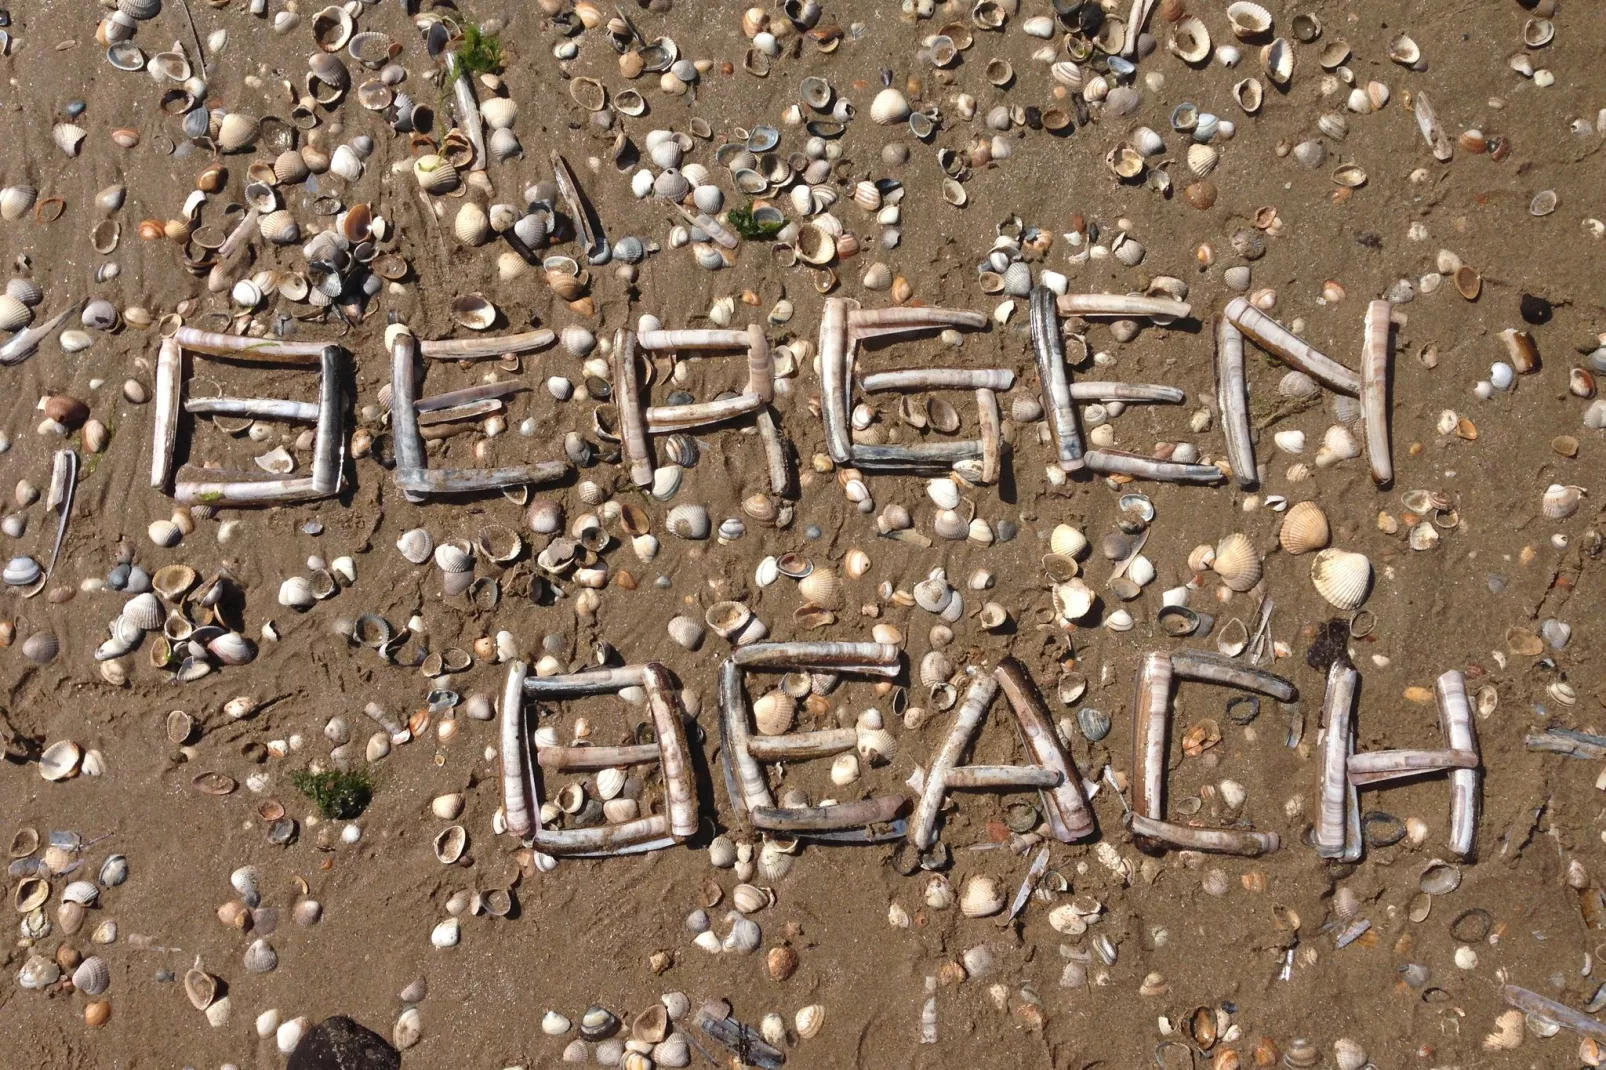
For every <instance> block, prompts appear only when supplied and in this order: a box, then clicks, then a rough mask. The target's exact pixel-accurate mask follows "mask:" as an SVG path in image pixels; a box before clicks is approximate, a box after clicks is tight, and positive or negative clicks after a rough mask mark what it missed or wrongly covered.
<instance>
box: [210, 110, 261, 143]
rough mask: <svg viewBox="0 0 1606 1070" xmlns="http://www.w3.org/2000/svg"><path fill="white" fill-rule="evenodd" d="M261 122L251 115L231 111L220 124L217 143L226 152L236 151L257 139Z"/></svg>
mask: <svg viewBox="0 0 1606 1070" xmlns="http://www.w3.org/2000/svg"><path fill="white" fill-rule="evenodd" d="M260 130H261V124H260V123H258V122H257V120H256V119H255V118H253V117H252V116H250V115H245V114H242V113H241V112H237V111H234V112H230V113H229V114H227V115H225V116H224V117H223V122H222V123H220V124H219V125H218V131H217V144H218V148H220V149H222V150H223V151H224V152H236V151H238V150H240V149H243V148H245V147H246V146H247V145H250V144H251V143H252V142H253V141H255V140H256V139H257V133H258V131H260Z"/></svg>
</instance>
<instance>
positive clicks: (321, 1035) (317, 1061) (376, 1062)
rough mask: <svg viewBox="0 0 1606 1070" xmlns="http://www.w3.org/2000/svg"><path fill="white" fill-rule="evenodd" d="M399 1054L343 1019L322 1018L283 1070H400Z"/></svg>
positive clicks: (372, 1032)
mask: <svg viewBox="0 0 1606 1070" xmlns="http://www.w3.org/2000/svg"><path fill="white" fill-rule="evenodd" d="M400 1068H401V1052H399V1051H397V1050H396V1049H395V1048H393V1047H391V1046H390V1042H389V1041H387V1040H386V1039H385V1038H384V1037H382V1036H380V1035H379V1034H378V1033H376V1032H374V1031H373V1030H372V1029H369V1028H368V1027H367V1026H363V1025H359V1024H358V1023H357V1022H354V1021H352V1020H351V1019H350V1018H347V1017H345V1016H344V1015H336V1016H335V1017H333V1018H325V1019H324V1020H323V1021H321V1022H319V1023H318V1024H317V1025H315V1026H313V1027H312V1028H311V1029H309V1030H307V1035H306V1036H304V1037H302V1038H301V1043H300V1044H297V1045H296V1050H295V1051H293V1052H291V1053H290V1063H289V1065H288V1066H287V1067H286V1070H400Z"/></svg>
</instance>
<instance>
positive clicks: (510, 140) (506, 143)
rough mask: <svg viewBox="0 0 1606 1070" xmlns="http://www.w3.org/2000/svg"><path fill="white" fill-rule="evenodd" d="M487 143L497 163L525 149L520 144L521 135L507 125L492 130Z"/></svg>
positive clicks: (488, 149)
mask: <svg viewBox="0 0 1606 1070" xmlns="http://www.w3.org/2000/svg"><path fill="white" fill-rule="evenodd" d="M486 145H487V151H489V152H490V154H491V158H492V159H493V160H495V161H496V162H497V163H501V162H502V161H503V160H510V159H512V158H513V157H515V156H517V155H519V153H521V152H523V151H524V146H523V145H520V144H519V136H518V135H517V134H515V133H514V132H513V131H512V130H509V129H508V128H507V127H502V128H501V129H499V130H492V131H491V137H490V140H489V141H487V142H486Z"/></svg>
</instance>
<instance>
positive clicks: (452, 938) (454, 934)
mask: <svg viewBox="0 0 1606 1070" xmlns="http://www.w3.org/2000/svg"><path fill="white" fill-rule="evenodd" d="M462 933H463V927H462V924H461V923H460V922H459V921H458V920H457V919H456V918H447V919H446V920H445V921H443V922H441V923H440V924H438V925H436V926H435V928H433V929H431V930H430V933H429V942H430V944H431V945H433V946H434V947H438V948H442V949H444V948H448V947H456V946H457V942H458V941H459V940H460V939H462ZM542 1027H543V1029H544V1028H545V1023H544V1022H543V1023H542Z"/></svg>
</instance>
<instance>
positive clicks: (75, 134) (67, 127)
mask: <svg viewBox="0 0 1606 1070" xmlns="http://www.w3.org/2000/svg"><path fill="white" fill-rule="evenodd" d="M51 135H52V136H53V137H54V138H55V139H56V145H57V147H59V148H60V149H61V151H62V152H65V153H66V154H67V155H68V156H77V155H78V153H79V151H80V150H81V149H82V148H83V147H84V138H86V137H88V136H89V134H88V133H87V132H86V131H85V130H84V128H83V127H81V126H79V125H77V124H76V123H57V124H56V127H55V129H54V130H52V131H51Z"/></svg>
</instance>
